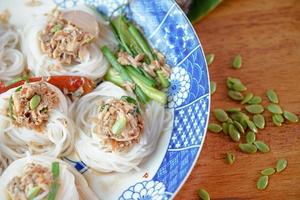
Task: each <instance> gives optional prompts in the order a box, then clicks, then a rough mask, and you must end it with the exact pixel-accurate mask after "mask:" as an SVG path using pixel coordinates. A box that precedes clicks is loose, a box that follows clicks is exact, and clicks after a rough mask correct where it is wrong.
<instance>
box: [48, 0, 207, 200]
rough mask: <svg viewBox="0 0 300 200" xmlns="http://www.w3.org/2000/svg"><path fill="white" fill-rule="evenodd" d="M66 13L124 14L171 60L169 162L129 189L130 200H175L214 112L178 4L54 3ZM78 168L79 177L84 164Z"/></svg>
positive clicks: (167, 0) (200, 57)
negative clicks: (80, 9) (79, 7)
mask: <svg viewBox="0 0 300 200" xmlns="http://www.w3.org/2000/svg"><path fill="white" fill-rule="evenodd" d="M54 2H55V3H57V4H58V5H60V6H61V7H71V6H75V5H76V4H78V3H82V2H83V3H86V4H88V5H93V6H97V8H98V10H99V11H100V12H102V13H104V14H106V15H113V14H117V13H118V12H119V10H118V8H119V7H120V6H122V5H124V4H128V2H130V3H129V4H128V5H127V6H126V8H125V12H126V14H127V17H129V18H131V19H132V20H134V21H135V22H136V23H137V24H138V25H139V26H140V27H141V28H142V29H143V31H144V34H145V36H146V37H147V38H148V40H149V42H150V43H151V45H153V46H154V47H155V48H156V49H158V50H159V51H161V52H162V53H163V54H165V55H166V56H167V62H168V63H169V64H170V65H171V66H172V67H173V69H172V70H173V73H172V75H171V86H170V88H169V95H168V107H169V108H170V109H173V110H174V114H175V115H174V122H173V132H172V135H171V139H170V142H169V144H168V149H167V152H166V154H165V156H164V159H163V161H162V163H161V165H160V167H159V169H158V171H157V172H156V174H155V176H154V177H153V179H152V180H149V181H143V182H139V183H136V184H135V185H133V186H130V187H129V188H128V189H127V190H126V191H124V192H123V194H122V195H121V196H120V198H119V199H120V200H125V199H172V198H173V197H174V195H175V194H176V192H177V191H178V190H179V189H180V187H181V185H182V184H183V183H184V181H185V179H186V178H187V177H188V175H189V173H190V172H191V170H192V168H193V166H194V164H195V162H196V161H197V158H198V155H199V153H200V151H201V148H202V145H203V142H204V138H205V134H206V128H207V123H208V117H209V109H210V95H209V89H210V88H209V75H208V70H207V65H206V62H205V57H204V54H203V50H202V47H201V44H200V41H199V40H198V38H197V35H196V33H195V31H194V29H193V27H192V25H191V24H190V22H189V21H188V19H187V17H186V16H185V15H184V13H183V11H182V10H181V9H180V8H179V6H178V5H177V4H176V3H175V1H173V0H163V1H158V0H154V1H149V0H132V1H130V0H115V1H112V0H54ZM72 162H73V165H74V166H75V167H76V169H78V170H79V171H80V172H82V173H84V172H85V171H86V166H85V164H84V163H82V162H76V161H71V163H72Z"/></svg>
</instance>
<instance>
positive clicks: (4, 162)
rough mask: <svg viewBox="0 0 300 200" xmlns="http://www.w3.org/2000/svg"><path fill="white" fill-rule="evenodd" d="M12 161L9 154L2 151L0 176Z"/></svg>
mask: <svg viewBox="0 0 300 200" xmlns="http://www.w3.org/2000/svg"><path fill="white" fill-rule="evenodd" d="M11 161H12V160H11V159H10V158H9V157H8V156H6V155H5V154H4V153H3V152H1V151H0V176H1V174H2V173H3V171H4V170H5V169H6V168H7V167H8V165H9V164H10V163H11Z"/></svg>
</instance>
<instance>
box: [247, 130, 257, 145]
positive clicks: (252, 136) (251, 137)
mask: <svg viewBox="0 0 300 200" xmlns="http://www.w3.org/2000/svg"><path fill="white" fill-rule="evenodd" d="M255 139H256V135H255V133H254V132H253V131H248V132H247V134H246V142H247V143H251V144H252V143H253V142H254V141H255Z"/></svg>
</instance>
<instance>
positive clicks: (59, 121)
mask: <svg viewBox="0 0 300 200" xmlns="http://www.w3.org/2000/svg"><path fill="white" fill-rule="evenodd" d="M31 84H32V83H31ZM47 85H48V86H49V87H50V88H51V89H52V90H53V91H55V92H56V93H57V94H58V98H59V105H58V107H57V108H55V109H54V110H52V111H51V113H50V117H49V119H48V123H47V125H46V127H45V128H44V130H43V132H42V133H41V132H37V131H36V130H31V129H28V128H26V127H17V126H15V125H14V124H13V121H12V119H11V118H10V117H8V116H7V115H6V114H5V113H7V112H6V111H7V108H8V99H9V97H10V96H11V95H12V93H13V92H14V91H15V90H16V89H15V88H14V89H11V90H9V91H7V92H5V93H3V94H1V95H0V150H1V151H2V152H4V153H5V154H6V155H8V156H9V157H11V158H13V159H14V160H15V159H18V158H22V157H25V156H26V152H30V153H31V154H41V155H47V156H52V157H58V156H64V155H67V154H69V153H70V152H71V151H72V150H73V142H74V132H75V129H74V123H73V122H72V120H71V119H70V118H69V117H68V113H69V104H70V103H69V102H68V100H67V98H66V97H65V96H64V95H63V93H62V92H61V91H60V90H59V89H58V88H56V87H55V86H53V85H51V84H48V83H47Z"/></svg>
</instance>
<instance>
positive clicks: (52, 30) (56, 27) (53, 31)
mask: <svg viewBox="0 0 300 200" xmlns="http://www.w3.org/2000/svg"><path fill="white" fill-rule="evenodd" d="M62 28H63V25H61V24H56V25H54V26H53V27H52V28H51V30H50V32H51V33H56V32H58V31H60V30H61V29H62Z"/></svg>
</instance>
